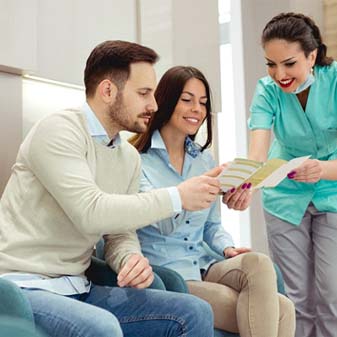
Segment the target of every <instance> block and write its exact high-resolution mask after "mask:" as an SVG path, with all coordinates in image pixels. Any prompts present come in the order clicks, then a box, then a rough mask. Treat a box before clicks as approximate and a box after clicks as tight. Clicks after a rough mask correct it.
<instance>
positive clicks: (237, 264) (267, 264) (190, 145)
mask: <svg viewBox="0 0 337 337" xmlns="http://www.w3.org/2000/svg"><path fill="white" fill-rule="evenodd" d="M155 97H156V100H157V104H158V111H157V112H156V113H155V115H154V117H153V119H152V121H151V125H150V127H149V130H148V131H147V132H146V133H145V134H141V135H137V136H135V137H134V138H133V139H132V140H131V143H133V144H134V145H135V147H136V148H137V149H138V150H139V151H140V153H141V156H142V165H143V177H142V182H141V190H142V191H146V190H149V189H153V188H161V187H165V186H173V185H178V184H179V183H181V182H182V181H184V180H185V179H188V178H190V177H193V176H197V175H201V174H203V173H204V172H205V171H208V170H210V169H212V168H213V167H214V166H215V163H214V160H213V158H212V155H211V154H210V152H209V151H207V150H206V148H207V147H209V145H210V144H211V142H212V118H211V117H212V116H211V99H210V98H211V94H210V88H209V84H208V82H207V80H206V79H205V77H204V75H203V74H202V73H201V72H200V71H199V70H198V69H195V68H193V67H182V66H179V67H174V68H171V69H169V70H168V71H167V72H166V73H165V74H164V76H163V77H162V79H161V80H160V82H159V84H158V87H157V89H156V93H155ZM204 121H205V122H206V123H207V140H206V143H205V144H204V145H203V146H200V145H198V144H197V143H196V142H194V138H195V135H196V133H197V131H198V130H199V128H200V126H201V125H202V124H203V122H204ZM247 193H248V192H247ZM218 206H219V205H218V204H216V203H214V204H213V206H212V207H211V208H209V209H206V210H204V211H198V212H182V213H180V214H177V215H176V216H175V217H173V218H170V219H166V220H163V221H160V222H158V223H154V224H152V225H150V226H148V227H145V228H143V229H141V230H139V231H138V236H139V239H140V242H141V246H142V251H143V254H144V255H145V256H147V257H148V258H149V260H150V263H151V264H155V265H161V266H165V267H168V268H171V269H173V270H175V271H177V272H179V273H180V274H181V275H182V276H183V277H184V279H185V280H186V281H187V285H188V287H189V291H190V292H191V293H192V294H194V295H196V296H198V297H201V298H203V299H204V300H206V301H208V302H209V303H210V304H211V306H212V308H213V311H214V315H215V327H216V328H219V329H222V330H227V331H231V332H239V333H240V336H241V337H277V336H278V337H292V336H294V331H295V311H294V307H293V304H292V302H291V301H290V300H289V299H287V298H286V297H285V296H283V295H280V294H278V293H277V289H276V278H275V271H274V268H273V264H272V262H271V260H270V259H269V258H268V257H267V256H266V255H263V254H260V253H253V252H250V250H249V249H247V248H234V243H233V241H232V238H231V236H230V234H229V233H227V232H226V231H225V230H224V229H223V227H222V224H221V220H220V214H219V207H218ZM205 243H206V244H207V245H208V246H209V247H210V249H211V250H213V251H215V252H216V253H218V254H221V255H222V256H223V260H222V261H218V262H217V261H216V260H215V259H214V258H213V257H212V255H211V254H210V253H209V250H207V249H206V248H205Z"/></svg>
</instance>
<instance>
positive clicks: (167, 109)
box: [130, 66, 212, 152]
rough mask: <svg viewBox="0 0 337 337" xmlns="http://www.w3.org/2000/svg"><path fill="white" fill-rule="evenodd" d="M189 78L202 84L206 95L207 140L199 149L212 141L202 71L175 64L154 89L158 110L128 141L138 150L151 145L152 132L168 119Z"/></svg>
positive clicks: (208, 98) (209, 94)
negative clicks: (141, 129)
mask: <svg viewBox="0 0 337 337" xmlns="http://www.w3.org/2000/svg"><path fill="white" fill-rule="evenodd" d="M191 78H196V79H198V80H200V81H201V82H202V83H203V84H204V86H205V89H206V96H207V102H206V123H207V140H206V142H205V144H204V145H203V146H202V147H201V151H203V150H204V149H206V148H207V147H208V146H209V145H210V144H211V143H212V115H211V112H212V104H211V91H210V87H209V84H208V81H207V80H206V78H205V76H204V75H203V74H202V72H201V71H200V70H198V69H196V68H194V67H185V66H176V67H173V68H170V69H169V70H168V71H166V73H165V74H164V75H163V77H162V78H161V79H160V81H159V83H158V86H157V89H156V91H155V98H156V101H157V104H158V111H157V112H155V114H154V116H153V118H152V120H151V123H150V126H149V128H148V130H147V131H146V132H145V133H142V134H138V135H136V136H134V137H132V138H131V139H130V143H131V144H133V145H134V146H135V147H136V148H137V150H138V151H139V152H147V150H148V149H149V147H150V146H151V138H152V135H153V132H154V131H155V130H160V129H161V128H162V127H163V126H164V125H165V124H166V123H167V122H168V121H169V120H170V118H171V116H172V114H173V112H174V109H175V107H176V105H177V103H178V100H179V98H180V95H181V93H182V91H183V90H184V87H185V84H186V82H187V81H188V80H190V79H191ZM190 138H191V139H192V140H194V138H195V135H190Z"/></svg>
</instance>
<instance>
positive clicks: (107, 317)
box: [25, 285, 213, 337]
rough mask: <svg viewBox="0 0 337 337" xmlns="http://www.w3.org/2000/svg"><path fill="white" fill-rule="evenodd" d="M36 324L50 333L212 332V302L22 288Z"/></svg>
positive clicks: (186, 336) (158, 294) (114, 336)
mask: <svg viewBox="0 0 337 337" xmlns="http://www.w3.org/2000/svg"><path fill="white" fill-rule="evenodd" d="M25 294H26V295H27V296H28V299H29V301H30V303H31V305H32V309H33V313H34V319H35V322H36V325H37V326H38V327H40V328H41V329H43V330H44V331H45V332H46V333H47V334H48V335H49V336H51V337H54V336H55V337H122V336H124V337H135V336H137V337H212V336H213V313H212V309H211V307H210V305H209V304H208V303H206V302H205V301H203V300H200V299H198V298H197V297H194V296H192V295H188V294H179V293H173V292H164V291H160V290H153V289H141V290H139V289H133V288H118V287H103V286H97V285H93V286H92V288H91V291H90V293H88V294H81V295H74V296H62V295H57V294H53V293H50V292H47V291H44V290H25Z"/></svg>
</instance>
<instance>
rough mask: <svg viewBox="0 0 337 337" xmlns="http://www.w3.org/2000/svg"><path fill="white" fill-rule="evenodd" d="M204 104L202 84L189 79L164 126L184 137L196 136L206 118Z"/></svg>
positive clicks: (204, 90) (204, 89) (196, 80)
mask: <svg viewBox="0 0 337 337" xmlns="http://www.w3.org/2000/svg"><path fill="white" fill-rule="evenodd" d="M206 102H207V94H206V88H205V86H204V84H203V83H202V82H201V81H200V80H198V79H196V78H191V79H189V80H188V81H187V82H186V84H185V86H184V89H183V91H182V93H181V94H180V97H179V99H178V102H177V105H176V107H175V108H174V111H173V114H172V116H171V118H170V120H169V122H168V123H167V124H166V125H167V126H168V127H170V128H174V129H176V131H178V132H181V133H182V134H184V135H185V136H187V135H194V134H196V133H197V132H198V130H199V128H200V126H201V124H202V123H203V121H204V120H205V118H206V114H207V109H206Z"/></svg>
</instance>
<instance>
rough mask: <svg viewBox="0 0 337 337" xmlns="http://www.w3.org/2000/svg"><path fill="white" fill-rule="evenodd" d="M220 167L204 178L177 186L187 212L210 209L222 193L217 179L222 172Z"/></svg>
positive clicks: (207, 173)
mask: <svg viewBox="0 0 337 337" xmlns="http://www.w3.org/2000/svg"><path fill="white" fill-rule="evenodd" d="M222 169H223V168H222V167H221V166H218V167H215V168H214V169H212V170H210V171H208V172H206V173H204V174H203V175H202V176H198V177H193V178H190V179H188V180H186V181H184V182H183V183H181V184H179V185H178V186H177V188H178V191H179V193H180V198H181V203H182V206H183V208H184V209H185V210H187V211H198V210H201V209H205V208H208V207H210V205H211V203H212V202H213V201H214V200H215V199H216V197H217V195H218V193H219V192H220V182H219V180H218V179H217V178H216V177H217V176H218V175H219V174H220V172H221V171H222Z"/></svg>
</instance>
